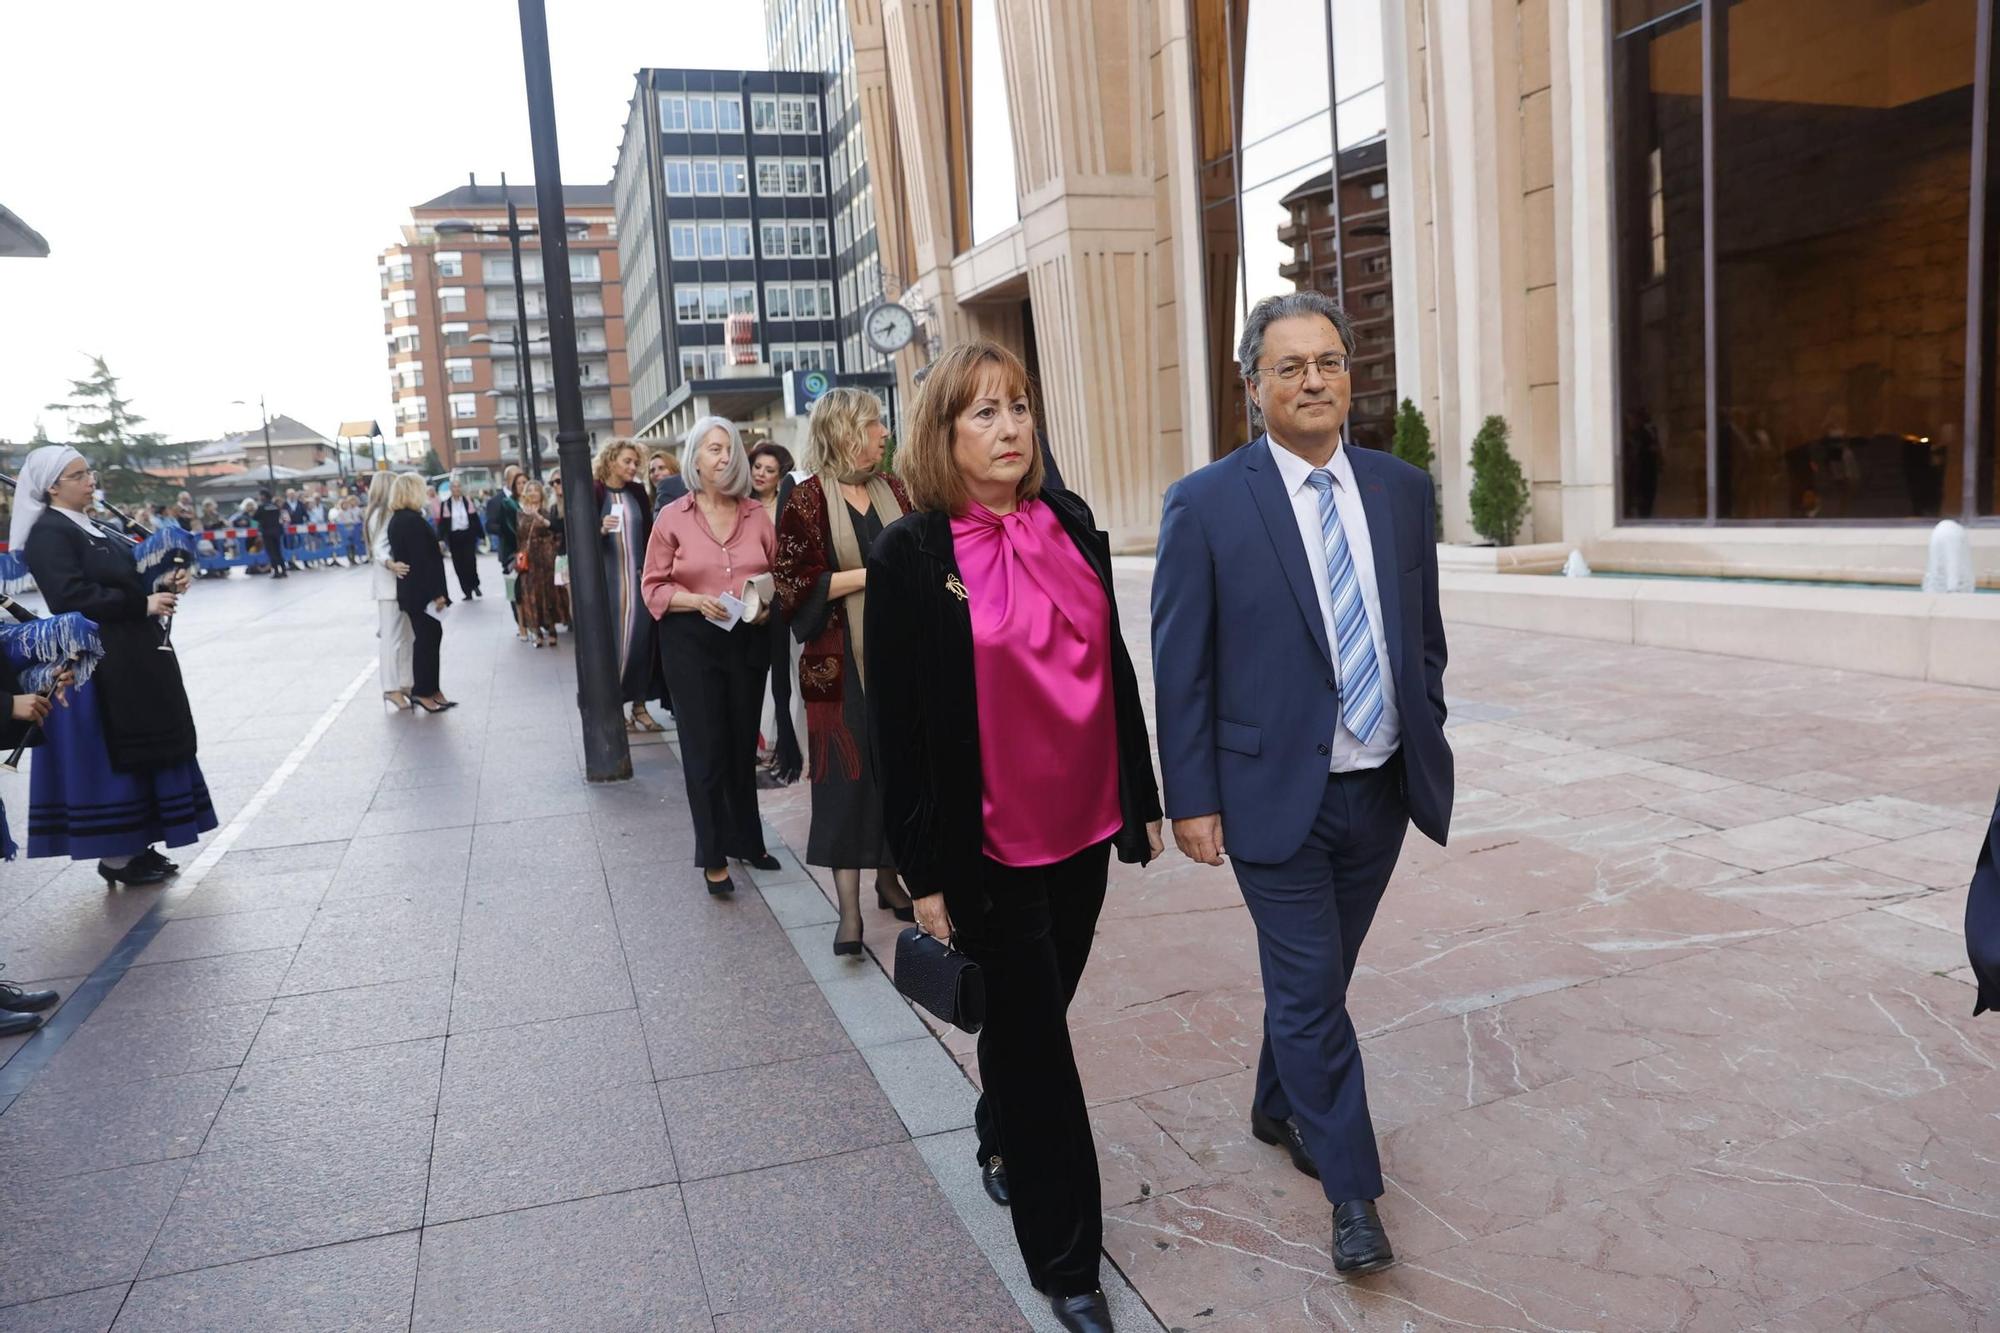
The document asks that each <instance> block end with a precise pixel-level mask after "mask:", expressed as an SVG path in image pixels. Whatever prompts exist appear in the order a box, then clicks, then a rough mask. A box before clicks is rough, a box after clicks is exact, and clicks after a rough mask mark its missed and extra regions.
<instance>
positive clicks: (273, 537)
mask: <svg viewBox="0 0 2000 1333" xmlns="http://www.w3.org/2000/svg"><path fill="white" fill-rule="evenodd" d="M257 535H258V536H259V537H260V538H262V539H263V544H264V559H265V560H266V561H268V562H269V564H270V568H271V574H272V577H274V578H283V577H285V572H286V569H287V565H286V561H285V530H284V529H283V528H267V527H263V526H261V525H260V526H259V527H258V529H257Z"/></svg>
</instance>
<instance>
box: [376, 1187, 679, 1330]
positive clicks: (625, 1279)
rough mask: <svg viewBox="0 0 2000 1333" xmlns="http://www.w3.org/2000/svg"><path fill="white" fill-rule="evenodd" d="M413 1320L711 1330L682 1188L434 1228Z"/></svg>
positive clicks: (430, 1326) (450, 1325)
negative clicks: (682, 1202)
mask: <svg viewBox="0 0 2000 1333" xmlns="http://www.w3.org/2000/svg"><path fill="white" fill-rule="evenodd" d="M411 1327H412V1328H413V1329H415V1330H417V1331H418V1333H456V1331H457V1330H460V1329H472V1328H507V1329H522V1330H547V1331H548V1333H568V1331H569V1330H573V1329H586V1328H587V1329H591V1330H602V1333H618V1331H619V1330H630V1333H652V1331H653V1330H681V1329H685V1330H690V1331H691V1333H692V1331H693V1330H701V1331H702V1333H707V1330H708V1329H709V1327H710V1321H709V1314H708V1306H707V1303H706V1301H705V1299H704V1295H703V1288H702V1279H701V1272H700V1269H699V1268H698V1267H697V1265H696V1263H695V1254H694V1242H693V1240H692V1238H691V1237H690V1236H689V1234H688V1227H687V1218H686V1216H685V1215H684V1214H683V1212H682V1209H681V1201H680V1194H679V1192H678V1191H677V1190H676V1189H675V1188H674V1187H673V1186H671V1185H668V1186H661V1187H659V1188H655V1189H639V1190H628V1191H626V1192H624V1193H621V1194H610V1195H604V1196H602V1197H599V1198H593V1199H579V1200H575V1201H572V1202H568V1203H556V1204H549V1205H546V1206H544V1207H538V1208H523V1209H517V1210H515V1211H513V1212H508V1213H500V1214H496V1215H493V1216H490V1217H480V1218H474V1219H471V1220H469V1221H464V1222H449V1223H445V1224H443V1225H440V1226H432V1227H429V1228H427V1229H426V1230H425V1232H424V1245H423V1263H422V1266H421V1268H420V1270H419V1272H418V1274H417V1297H416V1317H415V1320H414V1322H413V1323H412V1324H411Z"/></svg>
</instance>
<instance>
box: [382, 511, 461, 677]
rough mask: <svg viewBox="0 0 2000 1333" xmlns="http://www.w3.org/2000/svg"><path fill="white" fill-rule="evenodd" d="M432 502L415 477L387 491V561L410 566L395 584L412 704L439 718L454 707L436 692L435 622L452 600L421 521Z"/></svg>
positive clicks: (438, 641) (439, 638)
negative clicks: (407, 644)
mask: <svg viewBox="0 0 2000 1333" xmlns="http://www.w3.org/2000/svg"><path fill="white" fill-rule="evenodd" d="M429 508H430V497H429V495H427V494H426V493H425V490H424V479H423V478H422V477H421V476H419V475H417V474H416V473H414V472H405V473H403V474H402V475H401V476H399V477H397V478H396V482H395V487H394V489H392V490H391V491H390V492H389V510H390V512H389V557H390V559H392V560H394V561H396V562H397V563H398V564H402V565H406V566H408V570H407V572H406V573H404V575H403V576H402V577H401V578H399V579H397V580H396V603H397V605H399V606H401V607H402V609H403V614H404V615H405V616H407V617H408V618H409V621H410V635H411V638H412V640H413V641H414V642H413V643H412V646H411V650H410V677H411V685H410V692H409V697H410V702H411V703H413V704H415V705H416V706H417V707H419V708H421V709H423V710H424V711H425V712H426V713H442V712H444V711H445V709H447V708H456V707H458V705H457V704H455V703H453V702H452V701H451V700H449V699H447V698H445V697H444V692H443V691H442V690H440V689H439V688H438V652H439V649H440V647H441V645H442V644H443V642H444V622H442V621H441V620H439V619H438V615H435V614H432V613H433V612H436V613H439V614H442V613H443V611H444V609H445V608H446V607H447V606H450V605H451V597H450V596H449V595H448V594H447V593H446V592H445V586H444V556H443V555H441V554H440V553H439V552H438V538H437V529H436V528H433V527H432V526H431V523H430V520H429V519H428V518H426V517H425V515H426V513H428V512H429Z"/></svg>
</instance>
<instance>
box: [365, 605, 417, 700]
mask: <svg viewBox="0 0 2000 1333" xmlns="http://www.w3.org/2000/svg"><path fill="white" fill-rule="evenodd" d="M375 610H376V612H377V614H379V615H380V616H381V617H382V619H381V621H380V623H379V624H378V625H377V626H376V630H375V637H376V639H377V640H379V643H378V645H377V647H376V653H377V654H378V655H379V656H380V658H381V661H382V688H383V689H384V690H407V689H410V688H412V687H413V686H414V685H415V684H416V675H415V673H414V672H413V671H412V670H411V668H410V649H411V646H412V645H413V644H414V643H415V642H416V639H415V636H414V635H413V634H412V633H411V632H410V618H409V617H408V616H406V615H404V614H403V608H402V607H400V606H398V605H396V603H395V601H394V600H393V599H392V600H389V601H377V602H376V603H375Z"/></svg>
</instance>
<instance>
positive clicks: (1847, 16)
mask: <svg viewBox="0 0 2000 1333" xmlns="http://www.w3.org/2000/svg"><path fill="white" fill-rule="evenodd" d="M1838 14H1839V18H1838V20H1837V21H1832V22H1829V21H1828V17H1827V13H1826V7H1825V6H1824V5H1823V4H1821V3H1818V2H1817V0H1739V3H1736V4H1733V5H1731V6H1730V8H1729V11H1728V24H1729V26H1728V33H1729V40H1728V98H1727V100H1726V101H1723V102H1721V103H1720V105H1719V107H1718V113H1719V115H1720V117H1721V119H1720V122H1719V124H1718V132H1717V135H1716V143H1717V157H1716V200H1715V219H1716V220H1715V227H1716V240H1717V268H1716V288H1717V304H1718V306H1719V310H1718V311H1717V312H1716V314H1715V317H1716V318H1717V320H1718V336H1719V338H1720V344H1721V355H1722V363H1721V383H1720V384H1718V385H1717V393H1718V398H1719V400H1720V403H1721V412H1722V434H1721V439H1720V446H1721V447H1720V449H1719V450H1718V460H1717V478H1716V482H1717V488H1718V491H1719V502H1718V504H1719V508H1718V513H1719V516H1720V517H1723V518H1736V519H1769V518H1918V517H1934V516H1936V515H1938V514H1939V513H1940V512H1942V509H1943V506H1944V504H1945V497H1946V495H1947V494H1951V495H1953V496H1954V503H1953V509H1954V511H1956V509H1957V508H1958V507H1959V506H1958V504H1957V503H1956V496H1957V494H1958V492H1959V489H1960V486H1961V483H1960V480H1959V479H1960V476H1961V473H1960V467H1961V465H1962V461H1963V450H1962V448H1961V442H1962V436H1961V431H1960V424H1961V420H1962V418H1963V415H1964V403H1965V365H1964V360H1965V281H1966V241H1967V231H1966V229H1967V222H1968V214H1969V203H1970V197H1969V194H1968V192H1967V188H1966V186H1967V182H1968V181H1969V180H1970V179H1971V152H1972V77H1973V47H1974V39H1975V27H1976V24H1975V19H1976V3H1975V0H1922V2H1921V3H1915V4H1912V3H1910V0H1849V3H1845V4H1843V5H1841V6H1840V7H1839V10H1838Z"/></svg>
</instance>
